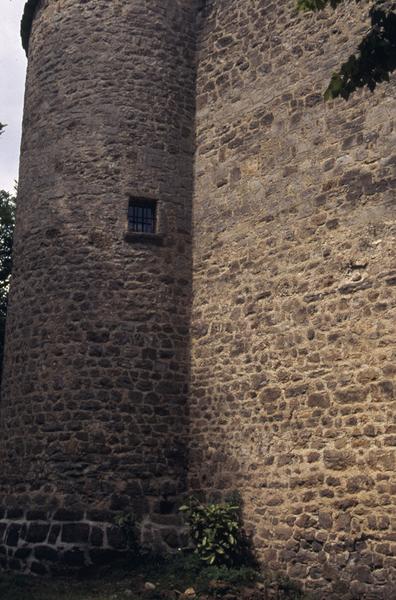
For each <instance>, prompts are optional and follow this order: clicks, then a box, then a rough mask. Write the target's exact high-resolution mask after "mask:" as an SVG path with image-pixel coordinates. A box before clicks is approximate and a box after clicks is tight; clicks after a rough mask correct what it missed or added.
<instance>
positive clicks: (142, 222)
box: [128, 198, 156, 233]
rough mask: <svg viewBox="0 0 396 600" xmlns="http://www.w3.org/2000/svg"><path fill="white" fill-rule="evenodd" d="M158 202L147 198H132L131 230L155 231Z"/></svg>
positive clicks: (130, 211)
mask: <svg viewBox="0 0 396 600" xmlns="http://www.w3.org/2000/svg"><path fill="white" fill-rule="evenodd" d="M155 221H156V203H155V201H154V200H148V199H146V198H131V199H130V200H129V207H128V227H129V231H136V232H139V233H155V230H156V223H155Z"/></svg>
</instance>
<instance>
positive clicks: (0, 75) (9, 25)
mask: <svg viewBox="0 0 396 600" xmlns="http://www.w3.org/2000/svg"><path fill="white" fill-rule="evenodd" d="M24 4H25V0H1V19H0V31H1V35H0V90H1V93H0V122H1V123H6V124H7V127H6V128H5V130H4V133H3V134H2V135H1V136H0V189H2V190H8V191H12V190H13V188H14V180H15V179H18V163H19V145H20V140H21V121H22V108H23V92H24V85H25V71H26V58H25V53H24V51H23V50H22V46H21V40H20V37H19V24H20V20H21V16H22V13H23V7H24Z"/></svg>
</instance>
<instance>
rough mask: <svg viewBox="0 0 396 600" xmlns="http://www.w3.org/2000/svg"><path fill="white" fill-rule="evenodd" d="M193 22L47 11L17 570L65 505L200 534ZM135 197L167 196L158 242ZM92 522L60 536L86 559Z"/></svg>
mask: <svg viewBox="0 0 396 600" xmlns="http://www.w3.org/2000/svg"><path fill="white" fill-rule="evenodd" d="M194 16H195V15H194V13H193V6H192V3H191V2H190V1H189V0H188V1H187V0H176V1H175V0H172V1H167V2H164V1H163V0H151V1H150V2H147V1H146V0H133V1H128V2H125V1H123V0H118V1H117V0H113V1H112V2H108V0H86V1H85V2H81V1H79V0H51V1H48V0H42V1H41V2H40V3H39V4H38V11H37V13H36V15H35V19H34V22H33V29H32V32H31V36H30V44H29V66H28V74H27V88H26V101H25V115H24V125H23V141H22V153H21V168H20V179H19V192H18V215H17V227H16V237H15V248H14V272H13V281H12V288H11V296H10V307H9V317H8V323H7V341H6V359H5V365H4V387H3V398H2V402H1V426H0V464H1V467H0V471H1V483H0V506H2V507H4V509H6V510H7V513H6V517H5V518H4V517H2V519H1V526H0V530H1V532H2V533H3V537H2V542H1V541H0V552H1V553H2V556H3V561H2V562H3V564H4V563H5V564H13V565H14V566H15V561H14V559H15V558H22V554H25V555H27V554H29V551H30V550H31V548H32V544H33V541H29V539H28V538H26V537H24V534H23V531H25V530H26V525H25V521H26V518H27V517H26V514H27V511H29V514H33V515H34V514H36V512H37V511H39V513H40V514H41V515H44V514H45V515H47V518H48V519H49V520H50V519H52V518H54V519H55V524H56V527H57V526H58V520H57V519H56V517H53V515H54V513H56V511H58V510H61V509H67V510H68V511H75V512H76V513H77V514H86V512H87V511H94V510H100V511H108V512H107V514H108V518H107V525H106V527H108V526H110V525H111V522H112V521H113V520H114V517H115V515H116V514H118V513H120V512H121V513H122V512H124V511H125V512H128V513H129V512H131V513H133V514H134V515H135V517H136V519H137V520H138V521H139V522H142V521H143V526H142V530H141V534H142V541H143V542H144V543H145V544H149V545H150V546H152V547H154V548H159V549H161V548H162V549H164V548H166V549H168V548H169V547H175V546H176V547H177V546H179V545H180V544H181V543H182V541H183V538H182V539H180V537H179V534H178V533H177V532H176V533H175V527H176V526H177V527H179V526H180V520H179V518H178V517H177V515H175V514H174V513H175V510H176V508H175V498H176V497H177V496H178V494H180V492H181V491H182V490H184V489H185V483H186V432H187V407H186V401H187V386H188V344H189V319H190V296H191V291H190V287H191V284H190V282H191V231H190V229H191V194H192V162H193V139H192V130H193V122H194V120H193V113H194V108H195V102H194V76H195V63H194V36H193V33H194ZM130 196H144V197H148V198H152V199H154V200H157V201H158V213H159V215H158V218H159V222H158V228H159V230H158V235H156V236H153V237H151V238H147V239H145V240H144V239H143V240H142V238H141V237H139V236H138V237H135V238H134V236H133V234H132V235H128V236H127V238H126V237H125V235H126V233H127V212H128V199H129V197H130ZM14 511H16V513H17V514H21V515H22V516H21V519H20V520H17V521H16V522H15V518H14V516H13V515H14ZM21 511H22V512H21ZM81 519H82V517H79V518H77V519H76V521H75V523H74V525H73V527H75V528H77V529H76V530H78V528H79V527H80V525H81ZM44 520H45V519H44ZM42 521H43V517H40V519H39V521H38V522H37V524H36V525H37V527H39V526H40V527H41V526H42ZM91 521H92V519H91ZM101 522H102V521H101V520H100V519H99V524H100V523H101ZM82 523H83V524H82V525H81V527H83V530H84V532H85V533H84V539H83V540H80V542H78V540H64V539H63V537H61V538H60V541H59V543H60V545H61V546H62V544H63V542H64V541H68V542H70V544H71V545H74V546H75V547H76V548H77V550H76V551H83V552H85V551H86V550H85V547H86V542H87V539H86V537H87V535H88V533H87V532H88V529H87V528H88V525H87V522H86V520H83V522H82ZM5 525H6V526H7V527H8V529H7V530H6V532H5V533H4V530H5ZM54 526H55V525H54ZM18 527H19V529H18ZM31 527H33V525H30V526H29V528H28V530H27V532H28V533H27V534H28V535H29V531H30V529H31ZM45 527H47V526H45ZM65 527H66V526H64V527H63V531H65ZM47 528H48V527H47ZM17 530H18V531H20V532H21V539H20V540H17V539H16V537H17V533H16V532H17ZM178 531H180V532H181V534H182V532H183V530H182V529H180V528H179V529H178ZM52 533H53V527H52V528H51V531H50V536H52ZM59 535H61V536H62V535H63V534H59ZM95 535H96V534H95ZM53 537H55V534H54V536H53ZM37 543H40V544H47V545H51V543H50V542H49V540H48V539H47V540H44V539H43V540H41V539H40V540H38V541H37ZM94 545H95V544H94ZM29 548H30V550H29ZM78 548H80V550H78ZM69 549H70V548H69ZM41 552H42V550H40V553H41ZM26 553H27V554H26ZM29 556H31V554H30V555H29ZM35 556H36V558H38V555H37V549H36V550H35ZM4 557H5V558H4ZM29 561H31V558H29V559H28V563H29ZM25 564H26V561H25ZM29 564H30V563H29Z"/></svg>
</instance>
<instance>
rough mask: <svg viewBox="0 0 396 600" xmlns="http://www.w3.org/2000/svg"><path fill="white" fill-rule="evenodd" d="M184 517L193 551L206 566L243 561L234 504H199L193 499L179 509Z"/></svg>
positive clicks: (243, 542)
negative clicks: (188, 528) (193, 547)
mask: <svg viewBox="0 0 396 600" xmlns="http://www.w3.org/2000/svg"><path fill="white" fill-rule="evenodd" d="M180 510H181V511H182V512H184V513H185V515H186V517H187V521H188V524H189V526H190V532H191V537H192V540H193V543H194V545H195V552H196V553H197V554H198V556H199V557H200V558H201V560H203V561H204V562H206V563H207V564H209V565H229V566H231V565H236V564H240V563H241V562H243V559H244V554H245V549H246V539H245V536H244V534H243V530H242V526H241V518H240V507H239V506H238V505H235V504H230V503H223V504H207V505H204V504H201V503H200V502H199V501H198V500H196V499H194V498H193V499H192V500H191V501H190V502H189V503H188V504H186V505H185V506H182V507H181V508H180Z"/></svg>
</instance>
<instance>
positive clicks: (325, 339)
mask: <svg viewBox="0 0 396 600" xmlns="http://www.w3.org/2000/svg"><path fill="white" fill-rule="evenodd" d="M207 5H208V6H207V13H206V16H205V18H204V19H202V20H201V32H200V41H199V52H198V76H197V78H198V79H197V81H198V83H197V86H198V89H197V124H196V127H197V155H196V174H195V181H196V190H195V197H194V218H193V222H194V248H193V257H194V279H193V315H192V336H193V339H192V384H191V385H192V389H191V404H190V413H191V442H190V444H191V465H190V469H191V471H190V483H191V493H193V492H195V493H198V492H205V493H206V495H207V497H211V498H222V497H225V496H227V494H228V493H229V492H231V491H234V490H237V491H239V492H240V493H241V495H242V499H243V502H244V514H245V520H246V525H247V529H248V531H249V532H251V534H252V540H253V543H254V547H255V549H256V551H257V553H258V556H259V558H260V559H261V560H262V561H263V564H264V566H266V567H267V568H268V569H269V570H274V571H279V572H284V573H286V574H288V575H289V576H290V577H291V578H292V579H294V580H297V581H300V582H301V583H303V584H305V586H306V588H307V589H315V590H318V593H319V594H320V593H321V592H323V594H324V595H323V596H322V595H319V596H318V597H320V598H322V597H323V598H324V597H326V598H333V597H334V598H342V599H343V600H345V599H348V598H352V597H353V598H358V597H359V598H375V599H380V598H389V597H391V596H392V597H393V595H394V594H395V591H396V561H395V558H394V556H395V550H396V546H395V542H396V537H395V535H396V533H395V528H396V514H395V491H396V481H395V474H394V473H395V471H394V469H395V424H394V417H395V397H394V384H393V381H394V375H395V364H394V362H392V352H394V349H395V345H394V344H395V339H396V338H395V320H394V317H395V313H394V306H395V295H394V290H395V287H394V286H395V283H396V278H395V276H396V271H395V258H394V236H395V203H394V200H395V196H394V181H395V180H394V168H395V156H394V148H395V130H394V116H395V109H396V104H395V81H394V77H393V78H392V79H391V82H390V83H386V84H383V85H381V86H379V87H378V88H377V89H376V90H375V92H374V93H373V94H371V93H370V92H368V91H367V90H364V91H359V92H357V93H356V94H355V95H353V96H352V97H351V98H350V99H349V101H348V102H345V101H344V100H341V99H340V100H336V101H332V102H329V103H324V102H323V100H322V94H323V91H324V90H325V89H326V87H327V84H328V82H329V79H330V76H331V74H332V72H333V71H335V70H337V68H338V67H339V66H340V65H341V64H342V62H343V61H344V60H345V59H346V58H347V57H348V56H349V54H350V53H351V52H352V51H354V50H355V48H356V46H357V43H358V41H359V40H360V39H361V36H362V33H363V32H364V31H365V30H366V28H367V21H365V15H366V14H367V7H366V6H362V5H355V3H348V2H347V3H345V4H342V6H340V7H339V8H338V9H337V10H336V11H333V10H331V9H328V10H326V11H324V12H320V13H318V14H301V13H297V12H296V11H295V2H294V0H290V1H289V0H284V1H282V2H263V1H259V0H250V1H249V2H246V1H245V0H228V1H227V2H224V1H222V0H218V1H216V0H214V1H212V2H208V3H207ZM393 360H394V355H393Z"/></svg>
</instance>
